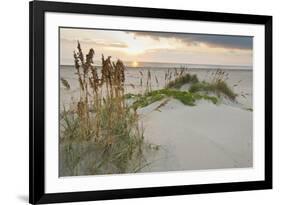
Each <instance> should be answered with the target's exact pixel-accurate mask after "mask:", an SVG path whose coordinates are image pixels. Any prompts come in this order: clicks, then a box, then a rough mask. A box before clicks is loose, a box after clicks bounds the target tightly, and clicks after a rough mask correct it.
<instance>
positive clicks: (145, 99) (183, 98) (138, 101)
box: [127, 88, 218, 110]
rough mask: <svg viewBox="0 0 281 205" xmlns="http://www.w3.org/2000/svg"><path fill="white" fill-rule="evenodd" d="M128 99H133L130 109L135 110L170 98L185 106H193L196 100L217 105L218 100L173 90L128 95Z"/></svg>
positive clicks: (213, 97) (212, 97)
mask: <svg viewBox="0 0 281 205" xmlns="http://www.w3.org/2000/svg"><path fill="white" fill-rule="evenodd" d="M127 97H129V98H134V100H135V101H134V102H133V104H132V107H133V108H134V109H135V110H136V109H138V108H142V107H146V106H148V105H150V104H152V103H154V102H156V101H160V100H162V99H164V98H167V97H170V98H174V99H177V100H179V101H180V102H182V103H183V104H185V105H189V106H194V105H196V101H197V100H201V99H204V100H208V101H211V102H212V103H214V104H217V103H218V98H217V97H215V96H208V95H202V94H199V93H192V92H188V91H179V90H175V89H167V88H165V89H160V90H154V91H151V92H148V93H145V94H144V95H134V96H133V95H128V96H127Z"/></svg>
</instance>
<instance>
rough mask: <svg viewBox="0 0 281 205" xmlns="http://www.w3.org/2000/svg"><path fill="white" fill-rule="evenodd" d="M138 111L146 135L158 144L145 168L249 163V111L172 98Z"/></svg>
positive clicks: (211, 166)
mask: <svg viewBox="0 0 281 205" xmlns="http://www.w3.org/2000/svg"><path fill="white" fill-rule="evenodd" d="M160 103H161V102H156V103H153V104H151V105H150V106H148V107H145V108H142V109H140V110H139V114H140V116H141V122H142V123H143V126H144V127H145V131H144V132H145V133H144V135H145V138H146V140H147V141H149V142H150V143H154V144H157V145H160V147H161V148H160V150H159V151H157V152H155V154H154V155H153V156H151V155H149V156H147V159H148V161H151V162H153V163H152V164H151V165H150V166H148V167H146V168H145V169H143V171H144V172H146V171H173V170H198V169H220V168H242V167H251V166H252V161H253V160H252V112H251V111H247V110H244V109H241V108H239V107H237V106H231V105H225V104H220V105H214V104H212V103H210V102H206V101H200V102H198V104H197V105H196V106H193V107H191V106H185V105H183V104H182V103H181V102H179V101H177V100H174V99H171V100H170V101H169V102H168V103H167V104H166V105H165V106H164V107H161V108H160V111H159V110H154V109H155V108H156V107H157V106H159V104H160Z"/></svg>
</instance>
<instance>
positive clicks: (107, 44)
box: [61, 38, 128, 48]
mask: <svg viewBox="0 0 281 205" xmlns="http://www.w3.org/2000/svg"><path fill="white" fill-rule="evenodd" d="M78 40H79V42H80V43H81V44H92V45H96V46H103V47H115V48H128V45H127V44H125V43H122V42H105V41H93V40H91V39H87V38H84V39H81V40H80V39H78ZM78 40H73V39H66V38H61V41H63V42H65V43H77V41H78Z"/></svg>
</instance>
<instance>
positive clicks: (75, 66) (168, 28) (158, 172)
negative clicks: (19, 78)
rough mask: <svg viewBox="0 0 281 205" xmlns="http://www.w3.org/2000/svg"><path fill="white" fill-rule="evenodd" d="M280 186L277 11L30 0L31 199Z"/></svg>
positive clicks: (51, 200) (44, 200)
mask: <svg viewBox="0 0 281 205" xmlns="http://www.w3.org/2000/svg"><path fill="white" fill-rule="evenodd" d="M270 188H272V17H271V16H260V15H246V14H229V13H214V12H201V11H200V12H199V11H184V10H169V9H156V8H136V7H122V6H104V5H90V4H77V3H58V2H46V1H44V2H41V1H33V2H30V203H32V204H37V203H38V204H40V203H55V202H74V201H90V200H105V199H121V198H132V197H152V196H166V195H180V194H197V193H213V192H229V191H242V190H257V189H270Z"/></svg>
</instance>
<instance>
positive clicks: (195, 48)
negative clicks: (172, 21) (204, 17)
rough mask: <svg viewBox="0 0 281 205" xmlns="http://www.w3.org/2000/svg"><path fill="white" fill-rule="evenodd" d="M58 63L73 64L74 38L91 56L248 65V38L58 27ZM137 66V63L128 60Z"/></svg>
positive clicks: (250, 49) (249, 58)
mask: <svg viewBox="0 0 281 205" xmlns="http://www.w3.org/2000/svg"><path fill="white" fill-rule="evenodd" d="M60 38H61V39H60V44H61V64H65V65H70V64H73V59H72V57H73V51H74V50H75V49H76V46H77V41H79V42H80V43H81V46H82V47H83V48H84V49H85V50H89V49H90V48H93V49H94V50H95V58H97V59H100V58H101V55H102V54H103V55H104V56H112V57H113V58H114V60H116V59H121V60H123V61H127V62H134V61H135V59H136V58H137V59H141V61H142V62H163V63H164V62H170V63H187V64H216V65H248V66H249V65H252V47H253V45H252V43H253V40H252V37H247V36H246V37H242V36H223V35H207V34H204V35H203V34H183V33H177V34H175V33H163V32H139V31H137V32H135V31H114V30H95V29H75V28H61V29H60ZM132 64H133V66H137V62H134V63H132Z"/></svg>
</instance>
